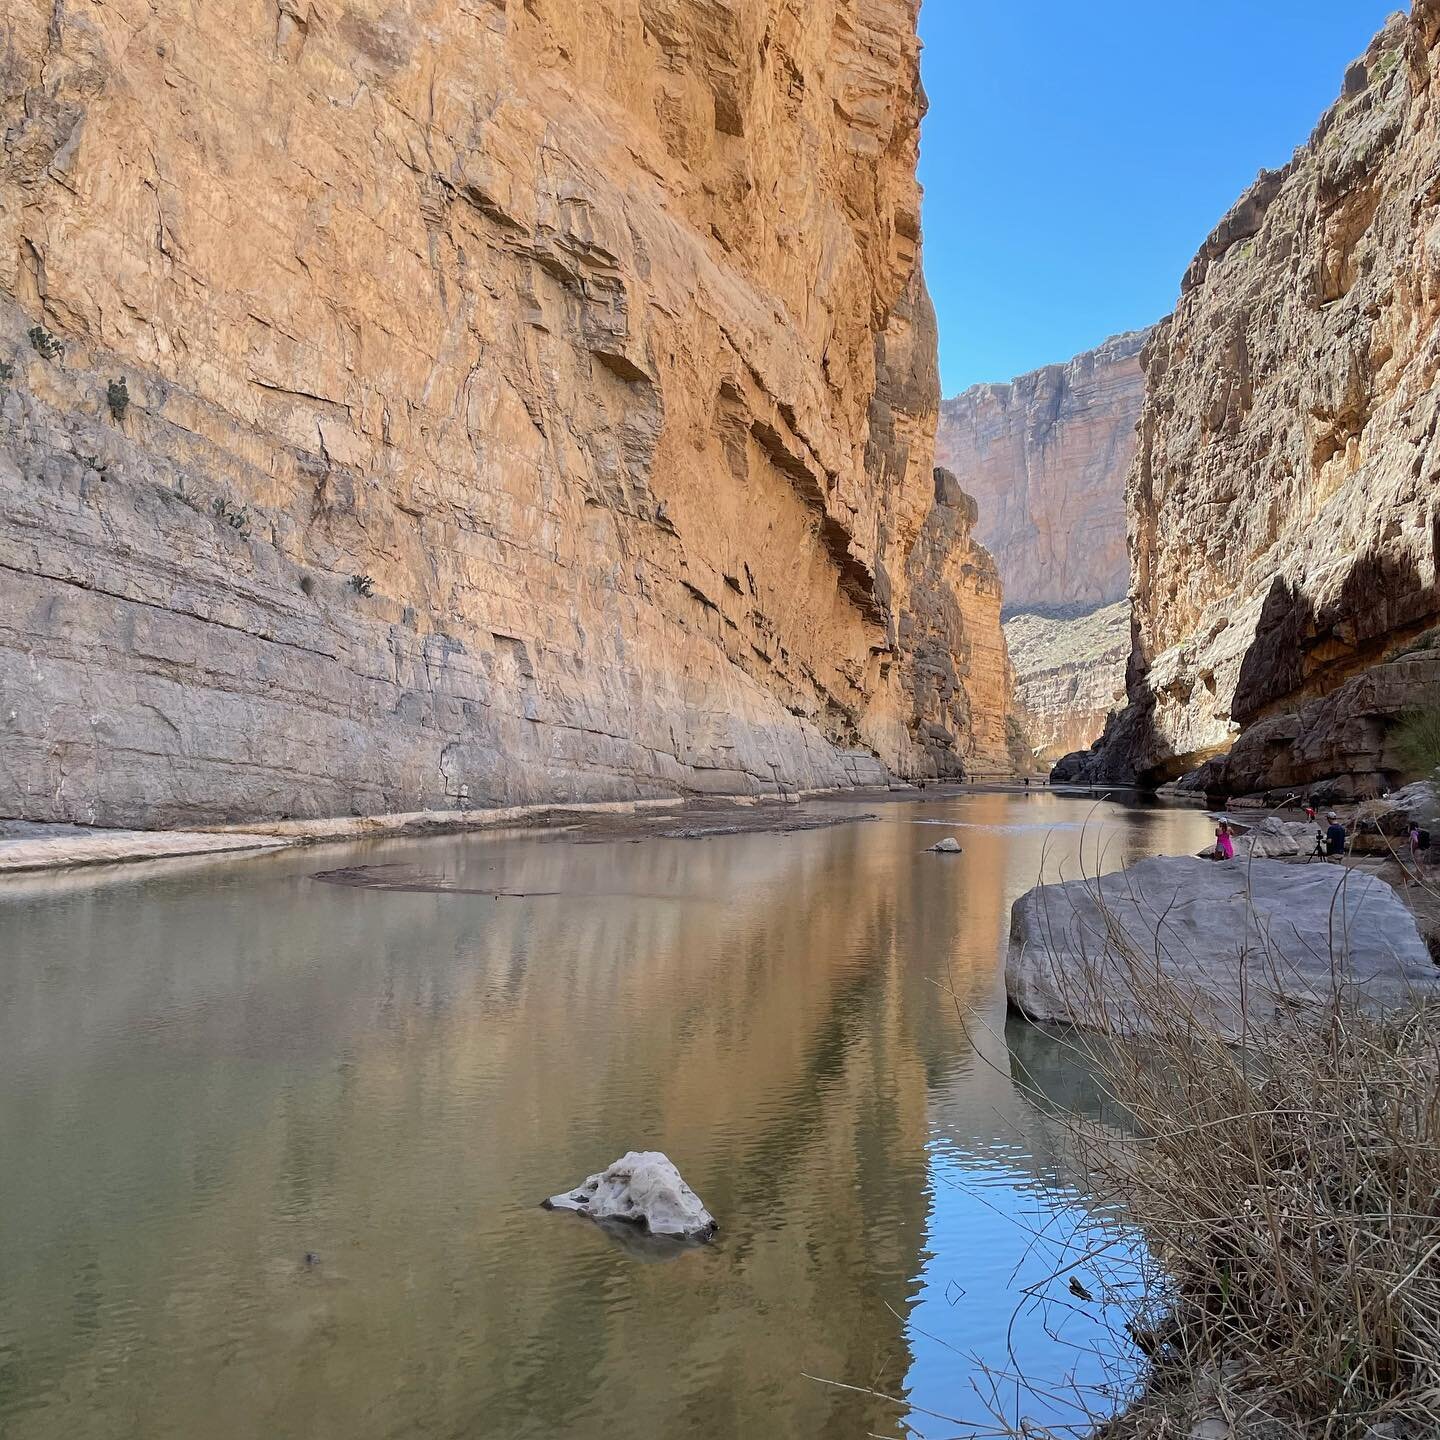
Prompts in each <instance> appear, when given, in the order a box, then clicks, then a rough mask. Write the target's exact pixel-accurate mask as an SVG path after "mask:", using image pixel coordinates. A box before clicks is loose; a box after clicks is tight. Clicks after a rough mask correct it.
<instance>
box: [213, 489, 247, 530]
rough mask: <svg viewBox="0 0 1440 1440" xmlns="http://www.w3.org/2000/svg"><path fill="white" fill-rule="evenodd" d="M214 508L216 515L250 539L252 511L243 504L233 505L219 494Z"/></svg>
mask: <svg viewBox="0 0 1440 1440" xmlns="http://www.w3.org/2000/svg"><path fill="white" fill-rule="evenodd" d="M214 510H215V514H216V516H217V517H218V518H219V519H221V520H223V521H224V522H225V523H226V524H227V525H228V526H229V527H230V528H231V529H232V530H236V531H238V532H239V533H240V535H241V536H242V538H245V539H249V536H250V512H249V511H248V510H247V509H246V508H245V507H244V506H243V505H232V504H231V503H230V502H229V501H228V500H227V499H226V498H225V497H224V496H223V495H217V496H216V497H215V506H214Z"/></svg>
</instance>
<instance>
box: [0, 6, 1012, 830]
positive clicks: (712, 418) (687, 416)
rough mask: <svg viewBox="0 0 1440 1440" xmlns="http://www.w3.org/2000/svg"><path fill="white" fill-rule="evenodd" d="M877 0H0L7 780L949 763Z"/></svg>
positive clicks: (992, 636) (930, 378)
mask: <svg viewBox="0 0 1440 1440" xmlns="http://www.w3.org/2000/svg"><path fill="white" fill-rule="evenodd" d="M916 9H917V4H916V0H871V3H868V4H867V5H865V6H864V7H863V8H862V10H861V11H860V12H859V13H858V14H856V13H853V12H852V10H851V9H850V8H843V9H838V10H837V9H835V8H833V7H830V6H816V7H809V6H806V7H796V6H793V5H789V4H786V3H782V0H525V3H520V0H401V3H398V4H381V3H379V0H357V3H353V4H349V5H346V6H341V5H339V4H332V3H330V0H278V3H276V0H263V3H262V0H217V3H214V4H206V5H201V6H193V7H186V8H183V9H182V10H180V11H174V10H166V9H163V8H162V9H161V10H158V11H157V10H155V9H154V8H153V7H151V6H150V5H149V4H146V3H144V0H113V3H106V4H100V3H97V0H71V3H64V4H60V5H52V4H51V3H50V0H12V3H11V4H10V6H9V8H8V9H7V12H6V26H7V48H6V51H5V57H4V62H3V63H4V69H3V71H0V80H3V89H0V105H3V112H0V125H3V127H4V129H5V131H6V136H7V140H6V149H5V152H4V158H3V161H0V164H3V167H4V168H3V173H0V181H3V186H4V193H5V196H6V201H5V203H4V205H3V208H0V292H3V300H4V303H3V306H0V359H3V360H4V362H5V365H6V371H5V372H3V373H5V374H6V375H7V378H6V379H5V380H4V381H3V382H0V383H3V391H0V451H3V453H0V566H3V568H0V575H3V577H4V578H3V579H0V607H3V612H4V614H5V616H6V617H7V623H6V628H5V629H4V631H3V632H0V686H3V689H4V691H5V693H6V695H7V696H10V695H12V694H19V695H21V696H22V703H21V704H18V705H16V704H14V703H13V702H12V703H11V704H9V705H7V718H6V719H5V721H4V722H3V723H5V724H6V725H7V727H8V728H7V730H6V732H5V745H4V759H3V762H0V813H8V814H18V815H24V816H29V817H32V818H45V819H81V820H86V821H91V822H101V823H125V824H142V825H143V824H173V823H178V822H193V821H200V820H216V819H236V818H252V817H253V818H258V817H266V816H273V815H282V814H293V815H314V814H328V813H349V812H368V811H382V810H391V809H413V808H416V807H419V806H438V807H441V808H446V807H449V808H453V807H455V806H459V805H467V804H468V805H479V804H485V803H512V802H524V801H532V800H549V799H566V800H573V801H579V800H597V799H609V798H620V797H627V796H631V795H637V794H640V795H644V794H656V793H666V792H673V791H675V790H677V789H679V790H713V791H727V792H729V791H736V792H743V793H757V792H764V791H772V790H775V789H779V788H794V787H804V786H814V785H831V784H843V783H849V782H853V781H855V780H857V779H869V778H880V777H881V776H882V775H883V767H888V768H889V769H890V770H892V771H897V772H900V773H904V774H908V773H933V772H935V771H936V770H937V769H939V770H945V769H949V770H954V769H956V768H958V767H959V766H960V765H961V764H962V763H963V762H964V757H965V756H966V755H967V754H969V753H971V752H972V751H974V749H975V746H976V743H978V742H975V741H974V740H973V737H972V735H969V734H961V733H958V732H956V734H955V742H954V744H953V745H952V746H950V747H948V748H946V747H943V746H942V747H940V749H938V750H937V748H936V745H935V744H934V743H933V742H934V737H933V736H931V735H930V734H929V733H928V732H923V726H924V725H925V724H926V723H928V721H927V720H926V719H923V718H922V717H921V715H920V714H919V713H917V711H916V709H915V704H914V696H915V694H916V692H917V687H916V683H915V679H914V675H913V671H912V657H911V656H910V654H909V653H908V652H905V651H903V650H902V649H901V647H900V643H899V630H900V624H901V620H902V617H904V616H905V615H907V614H911V613H914V612H913V610H912V608H911V607H910V603H909V590H910V574H911V566H910V563H909V562H910V557H911V553H912V551H913V550H914V548H915V546H916V543H917V539H918V537H919V536H920V535H921V533H922V528H923V527H924V526H925V525H926V524H927V517H928V516H929V515H930V513H931V510H932V508H933V505H934V499H933V495H934V492H933V481H932V464H933V434H934V425H935V418H936V411H937V406H938V393H937V386H936V381H935V365H934V348H935V345H934V328H933V326H934V322H933V316H932V314H931V311H930V307H929V302H928V299H927V298H926V297H925V295H924V291H923V282H922V281H921V279H920V276H919V193H918V187H917V185H916V180H915V160H916V152H917V140H918V126H919V120H920V115H921V110H922V104H923V100H922V97H921V93H920V90H919V85H918V42H917V40H916V35H915V20H916ZM122 380H123V382H124V384H123V387H122V386H121V385H120V382H121V381H122ZM957 543H962V542H961V541H960V540H959V539H958V537H957ZM963 543H968V532H967V534H966V536H965V540H964V542H963ZM921 622H922V624H923V623H928V622H927V621H926V620H925V617H924V616H923V615H922V616H921ZM978 623H982V624H984V625H986V626H987V627H988V626H989V616H988V609H987V610H986V612H985V615H984V616H982V617H981V618H980V621H979V622H978ZM972 642H973V643H972ZM956 644H957V645H962V646H963V645H965V644H968V645H969V646H970V650H969V651H968V652H967V653H973V654H975V655H977V656H978V655H982V654H984V655H990V656H1003V639H1001V638H1000V637H999V632H998V626H996V627H992V628H987V629H986V630H985V633H984V635H983V636H975V637H970V638H969V639H967V640H966V641H964V642H961V641H957V642H956ZM986 663H987V664H989V663H991V662H990V661H987V662H986ZM994 663H996V664H998V661H996V662H994ZM972 668H973V667H972ZM967 683H970V682H967ZM974 683H975V684H976V685H977V686H979V687H980V688H985V687H989V690H987V695H988V693H989V691H993V690H996V689H1003V686H1004V679H1003V675H1002V674H1001V673H1000V672H999V671H998V670H996V671H995V672H994V673H993V674H992V673H990V672H988V671H987V672H986V673H985V674H984V675H979V674H977V676H976V679H975V681H974ZM989 704H990V701H989V700H988V698H987V699H986V701H985V706H986V707H988V706H989ZM927 714H928V712H927Z"/></svg>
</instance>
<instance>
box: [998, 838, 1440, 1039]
mask: <svg viewBox="0 0 1440 1440" xmlns="http://www.w3.org/2000/svg"><path fill="white" fill-rule="evenodd" d="M1157 977H1158V979H1159V982H1160V984H1161V985H1162V986H1164V987H1169V988H1170V989H1171V990H1172V991H1173V994H1174V998H1175V999H1176V1000H1178V1001H1181V1002H1183V1003H1184V1004H1185V1007H1186V1011H1187V1012H1193V1013H1194V1014H1195V1016H1196V1018H1197V1020H1198V1021H1199V1022H1200V1023H1202V1024H1205V1025H1207V1026H1208V1027H1209V1028H1211V1029H1212V1030H1214V1031H1216V1032H1217V1033H1219V1034H1220V1035H1222V1036H1224V1037H1225V1038H1226V1039H1235V1038H1238V1037H1239V1036H1240V1034H1241V1033H1242V1032H1243V1031H1244V1030H1245V1029H1246V1028H1247V1026H1248V1027H1250V1028H1253V1027H1254V1026H1256V1025H1264V1024H1266V1023H1267V1022H1269V1021H1270V1020H1271V1019H1273V1018H1274V1017H1275V1015H1276V1014H1277V1012H1278V1011H1279V1010H1280V1008H1281V1007H1287V1008H1293V1007H1295V1006H1296V1005H1306V1004H1319V1003H1322V1002H1324V1001H1326V1000H1328V999H1329V998H1330V997H1332V996H1333V995H1334V994H1335V993H1336V992H1337V989H1338V990H1343V991H1345V992H1346V993H1347V994H1348V995H1351V996H1353V997H1354V998H1355V999H1356V1000H1358V1001H1359V1003H1360V1004H1361V1006H1362V1007H1363V1008H1365V1009H1367V1010H1381V1011H1383V1010H1385V1009H1388V1008H1393V1007H1395V1006H1398V1005H1401V1004H1403V1003H1405V1002H1406V1001H1407V1000H1409V999H1411V998H1413V997H1415V996H1416V995H1440V973H1437V971H1436V968H1435V965H1434V963H1433V962H1432V960H1431V958H1430V952H1429V950H1428V948H1427V947H1426V944H1425V941H1424V940H1423V939H1422V938H1421V935H1420V932H1419V930H1418V928H1417V927H1416V924H1415V919H1414V916H1413V915H1411V913H1410V911H1409V910H1408V909H1407V908H1406V906H1405V904H1404V902H1403V901H1402V900H1401V899H1400V897H1399V896H1398V895H1397V894H1396V893H1395V891H1394V890H1393V889H1391V887H1390V886H1389V885H1387V884H1386V883H1385V882H1384V881H1383V880H1379V879H1377V878H1376V877H1374V876H1372V875H1368V874H1365V873H1364V872H1361V871H1357V870H1350V869H1346V868H1345V867H1343V866H1340V865H1326V864H1314V865H1291V864H1286V863H1284V862H1283V861H1278V860H1264V859H1255V860H1247V861H1242V860H1236V861H1219V862H1217V861H1210V860H1198V859H1193V858H1190V857H1188V856H1183V857H1169V856H1160V857H1157V858H1155V859H1150V860H1142V861H1140V862H1139V863H1138V864H1136V865H1133V866H1131V867H1130V868H1129V869H1128V870H1122V871H1118V872H1116V873H1115V874H1112V875H1107V876H1105V877H1104V878H1103V879H1100V880H1073V881H1069V882H1067V883H1065V884H1061V885H1048V886H1040V887H1038V888H1036V889H1034V890H1031V891H1029V892H1028V893H1027V894H1025V895H1022V896H1021V897H1020V899H1019V900H1017V901H1016V902H1015V906H1014V909H1013V911H1012V917H1011V929H1010V953H1009V957H1008V959H1007V962H1006V966H1005V986H1006V992H1007V994H1008V995H1009V998H1010V1003H1011V1004H1012V1005H1013V1006H1014V1007H1015V1008H1016V1009H1017V1010H1019V1011H1021V1012H1022V1013H1023V1014H1025V1015H1026V1016H1028V1017H1029V1018H1030V1019H1032V1020H1035V1021H1038V1022H1040V1023H1042V1024H1043V1023H1053V1024H1074V1025H1080V1026H1088V1027H1097V1026H1102V1025H1108V1026H1113V1027H1115V1028H1116V1029H1117V1030H1119V1031H1121V1032H1122V1033H1140V1032H1144V1031H1146V1030H1149V1029H1151V1028H1152V1027H1151V1024H1150V1021H1149V1019H1148V1018H1147V1009H1146V1007H1145V1006H1144V1005H1143V1004H1141V1003H1138V1002H1137V999H1136V996H1137V994H1140V993H1144V992H1145V991H1146V990H1147V989H1149V988H1150V987H1153V986H1154V985H1155V983H1156V980H1157ZM1148 1013H1149V1014H1153V1013H1154V1012H1153V1011H1149V1012H1148Z"/></svg>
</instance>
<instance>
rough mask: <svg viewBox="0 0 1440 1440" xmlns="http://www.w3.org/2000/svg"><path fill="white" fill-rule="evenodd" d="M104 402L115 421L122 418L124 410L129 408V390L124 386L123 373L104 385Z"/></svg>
mask: <svg viewBox="0 0 1440 1440" xmlns="http://www.w3.org/2000/svg"><path fill="white" fill-rule="evenodd" d="M105 403H106V404H107V405H108V406H109V407H110V413H111V414H112V415H113V416H114V417H115V419H116V420H117V421H120V420H124V418H125V412H126V411H127V410H128V409H129V408H130V391H129V390H128V389H127V388H126V385H125V377H124V376H123V375H122V376H121V377H120V378H119V379H118V380H112V381H111V382H110V383H109V385H107V386H106V387H105Z"/></svg>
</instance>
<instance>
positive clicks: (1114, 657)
mask: <svg viewBox="0 0 1440 1440" xmlns="http://www.w3.org/2000/svg"><path fill="white" fill-rule="evenodd" d="M1005 639H1006V642H1007V644H1008V645H1009V648H1010V655H1011V658H1012V660H1013V662H1014V665H1015V702H1016V707H1017V712H1018V715H1019V718H1020V720H1021V723H1022V724H1023V725H1024V728H1025V732H1026V735H1027V737H1028V738H1029V740H1030V743H1031V745H1032V746H1033V747H1034V749H1035V751H1036V753H1037V756H1038V758H1039V759H1040V760H1041V761H1042V762H1044V763H1052V762H1054V761H1055V760H1058V759H1059V758H1060V757H1061V756H1063V755H1067V754H1069V753H1071V752H1072V751H1075V750H1083V749H1085V748H1086V747H1087V746H1089V745H1091V744H1093V743H1094V741H1095V740H1096V739H1097V738H1098V737H1099V736H1100V734H1101V732H1102V731H1103V730H1104V729H1105V722H1106V720H1107V719H1109V717H1110V714H1111V712H1112V711H1115V710H1119V709H1121V708H1122V707H1123V706H1124V704H1125V665H1126V662H1127V661H1128V659H1129V658H1130V606H1129V605H1128V604H1127V603H1126V602H1125V601H1123V600H1121V601H1119V602H1118V603H1117V604H1115V605H1104V606H1101V608H1100V609H1099V610H1092V611H1090V612H1089V613H1088V614H1084V615H1072V616H1059V617H1055V616H1049V615H1035V614H1020V615H1012V616H1011V617H1010V619H1009V620H1007V621H1006V622H1005Z"/></svg>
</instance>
